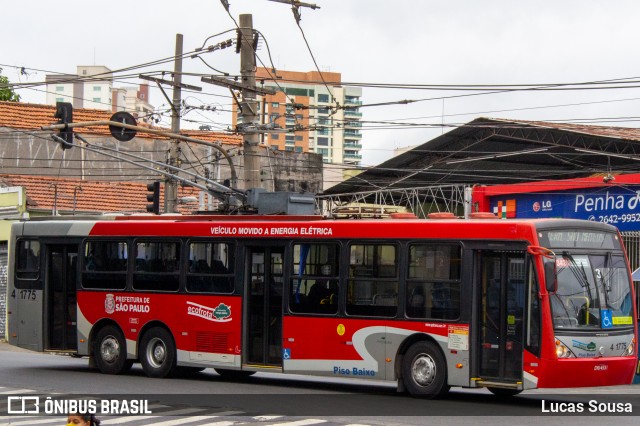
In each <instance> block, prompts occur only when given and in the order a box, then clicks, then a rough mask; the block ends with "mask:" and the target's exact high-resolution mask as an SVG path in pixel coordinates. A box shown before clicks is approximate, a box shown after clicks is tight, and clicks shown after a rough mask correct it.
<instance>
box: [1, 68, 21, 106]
mask: <svg viewBox="0 0 640 426" xmlns="http://www.w3.org/2000/svg"><path fill="white" fill-rule="evenodd" d="M0 73H2V68H0ZM0 101H9V102H19V101H20V95H18V94H17V93H16V92H14V91H13V89H12V88H11V87H9V78H8V77H5V76H3V75H2V74H0Z"/></svg>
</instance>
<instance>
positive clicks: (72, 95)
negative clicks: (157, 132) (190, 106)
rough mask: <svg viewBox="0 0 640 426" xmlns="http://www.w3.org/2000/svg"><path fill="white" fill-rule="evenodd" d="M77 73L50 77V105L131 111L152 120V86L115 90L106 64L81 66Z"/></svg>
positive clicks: (142, 119) (48, 91) (143, 85)
mask: <svg viewBox="0 0 640 426" xmlns="http://www.w3.org/2000/svg"><path fill="white" fill-rule="evenodd" d="M77 71H78V73H77V74H48V75H47V76H46V77H45V81H46V83H47V89H46V90H47V104H48V105H55V104H56V103H57V102H71V104H73V107H74V108H88V109H102V110H107V111H113V112H116V111H127V112H130V113H131V114H133V115H134V116H135V117H137V118H138V120H139V121H145V122H148V121H150V118H151V114H152V113H153V111H154V108H153V106H152V105H151V104H150V103H149V86H148V85H147V84H141V85H140V86H138V87H124V88H114V87H113V73H112V72H111V70H110V69H109V68H107V67H105V66H102V65H79V66H78V67H77Z"/></svg>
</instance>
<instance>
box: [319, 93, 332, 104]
mask: <svg viewBox="0 0 640 426" xmlns="http://www.w3.org/2000/svg"><path fill="white" fill-rule="evenodd" d="M318 102H329V95H325V94H324V93H318Z"/></svg>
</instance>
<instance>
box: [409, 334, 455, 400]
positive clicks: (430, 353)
mask: <svg viewBox="0 0 640 426" xmlns="http://www.w3.org/2000/svg"><path fill="white" fill-rule="evenodd" d="M402 378H403V380H404V384H405V386H406V389H407V391H409V394H411V396H414V397H420V398H436V397H438V396H441V395H443V394H445V393H447V392H448V391H449V386H448V385H447V364H446V362H445V360H444V356H443V355H442V352H440V349H439V348H438V346H437V345H436V344H435V343H432V342H427V341H422V342H417V343H414V344H413V346H411V347H410V348H409V350H408V351H407V353H406V354H405V355H404V358H403V362H402Z"/></svg>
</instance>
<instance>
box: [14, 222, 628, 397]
mask: <svg viewBox="0 0 640 426" xmlns="http://www.w3.org/2000/svg"><path fill="white" fill-rule="evenodd" d="M9 253H10V263H9V290H8V291H9V294H8V296H9V297H8V302H9V303H8V319H9V321H8V330H9V333H8V337H9V343H11V344H13V345H17V346H20V347H23V348H28V349H32V350H35V351H54V352H66V353H69V354H71V355H74V356H88V357H90V360H91V362H92V363H95V365H96V366H97V367H98V368H99V370H100V371H101V372H103V373H108V374H120V373H123V372H125V371H127V369H128V368H130V367H131V365H132V364H133V363H134V362H140V364H141V365H142V368H143V370H144V372H145V373H146V374H147V375H148V376H151V377H165V376H168V375H170V374H172V373H174V372H179V371H189V370H202V369H204V368H214V369H215V370H216V371H217V372H218V373H219V374H221V375H226V376H231V377H233V376H237V377H240V376H248V375H251V374H253V373H255V372H260V371H269V372H281V373H296V374H307V375H316V376H329V377H342V378H351V377H355V378H365V379H373V380H387V381H397V382H398V388H399V390H406V391H408V392H409V393H410V394H411V395H414V396H424V397H435V396H439V395H442V394H444V393H446V392H447V391H448V390H449V388H450V387H451V386H460V387H467V388H477V387H486V388H488V389H489V390H490V391H492V392H493V393H496V394H499V395H515V394H517V393H519V392H521V391H523V390H526V389H533V388H548V387H585V386H603V385H620V384H629V383H631V381H632V379H633V375H634V372H635V370H636V368H637V362H638V358H637V352H636V351H637V342H636V337H635V336H637V324H636V318H637V315H636V307H635V303H634V302H633V301H634V300H635V299H634V295H633V287H632V285H631V284H632V283H631V279H630V273H629V267H628V263H627V260H626V257H625V252H624V249H623V245H622V242H621V239H620V235H619V233H618V232H617V230H616V228H614V227H612V226H610V225H606V224H601V223H594V222H586V221H577V220H562V219H558V220H555V219H551V220H508V221H507V220H490V219H488V220H487V219H485V220H473V219H471V220H455V219H435V220H431V219H426V220H417V219H403V220H400V219H385V220H343V221H339V220H325V219H321V218H315V217H288V216H282V217H280V216H269V217H238V216H226V217H197V216H196V217H189V218H186V217H175V216H172V217H154V218H141V217H116V218H112V219H108V218H107V219H103V220H46V221H33V220H32V221H25V222H20V223H15V224H14V225H13V229H12V239H11V242H10V248H9Z"/></svg>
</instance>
